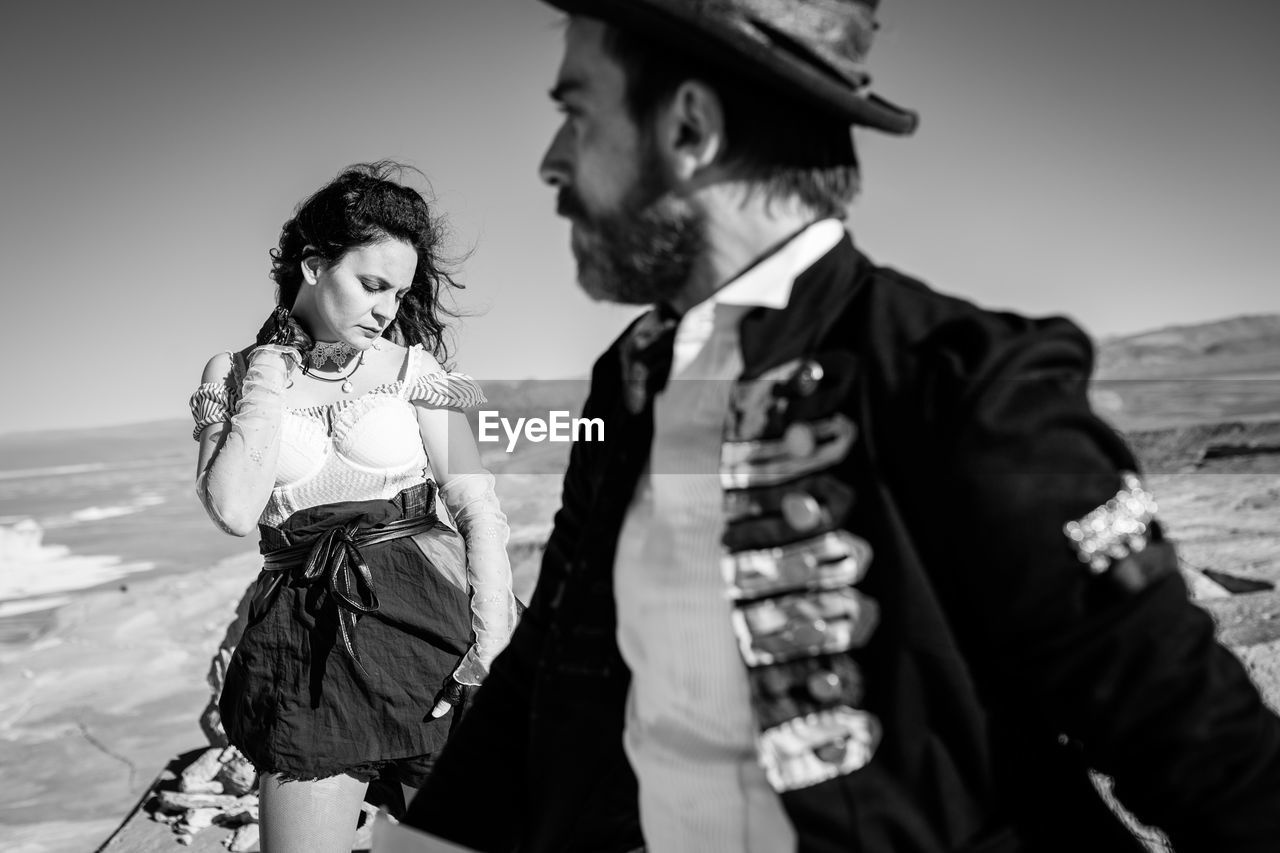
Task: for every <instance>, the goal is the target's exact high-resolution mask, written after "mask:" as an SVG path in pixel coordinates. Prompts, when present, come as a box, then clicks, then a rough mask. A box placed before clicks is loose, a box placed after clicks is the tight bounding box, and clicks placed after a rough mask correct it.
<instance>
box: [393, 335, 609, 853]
mask: <svg viewBox="0 0 1280 853" xmlns="http://www.w3.org/2000/svg"><path fill="white" fill-rule="evenodd" d="M604 361H606V359H603V358H602V359H601V363H603V362H604ZM600 370H601V365H600V364H599V363H598V364H597V367H596V371H595V377H596V378H598V377H599V375H600ZM594 387H599V385H598V382H597V381H596V380H595V379H593V388H594ZM597 408H598V407H597V405H596V403H595V401H594V400H593V398H592V396H591V395H589V396H588V399H587V401H586V404H585V406H584V408H583V417H587V418H590V417H598V416H599V414H598V413H597V411H596V410H597ZM594 446H595V445H593V443H592V442H575V443H574V445H573V447H572V448H571V450H570V454H569V466H568V469H567V470H566V473H565V477H564V485H563V490H562V494H561V506H560V510H559V511H558V512H557V513H556V516H555V523H554V526H553V529H552V532H551V537H550V539H549V540H548V542H547V546H546V550H545V551H544V553H543V557H542V562H541V567H540V569H539V574H538V582H537V586H536V587H535V589H534V592H533V596H532V598H531V599H530V602H529V606H528V608H527V609H526V610H525V612H524V615H523V616H522V617H521V618H520V622H519V624H518V625H517V626H516V630H515V632H514V634H513V635H512V637H511V641H510V642H509V643H508V645H507V647H506V649H504V650H503V651H502V652H501V653H500V654H499V655H498V657H497V658H496V659H495V660H494V662H493V664H492V666H491V668H490V671H489V675H488V677H487V678H486V679H485V681H484V683H483V684H482V685H481V686H480V687H479V688H478V689H477V690H476V692H475V696H474V698H473V699H472V700H471V702H470V703H469V707H468V708H467V710H466V712H465V713H464V714H463V716H462V719H461V720H460V721H459V722H457V723H456V724H455V725H456V728H455V730H454V732H453V733H452V734H451V735H450V738H449V741H448V743H447V744H446V746H445V748H444V750H443V751H442V752H441V754H440V757H439V760H438V761H437V763H436V766H435V768H434V769H433V771H432V773H431V776H430V777H429V778H428V780H427V782H426V784H425V785H424V786H423V787H422V788H421V789H420V791H419V793H418V795H417V796H416V797H415V798H414V800H413V803H412V804H411V805H410V807H409V810H408V814H407V815H406V817H405V821H404V822H405V823H407V824H408V825H410V826H413V827H416V828H418V829H422V830H424V831H426V832H429V833H431V834H433V835H437V836H439V837H441V838H445V839H447V840H449V841H453V842H455V843H458V844H463V845H466V846H468V847H471V848H474V849H476V850H481V851H504V853H505V851H510V850H513V849H515V848H516V846H517V844H518V842H519V841H520V839H521V838H522V834H523V831H524V827H525V825H526V823H527V820H528V814H527V810H528V802H529V796H528V793H529V785H531V784H537V783H538V780H537V768H530V767H528V766H527V765H528V759H527V756H528V753H529V726H530V719H531V712H532V701H531V700H532V695H533V690H534V681H535V674H536V671H537V667H538V664H539V661H540V659H541V657H542V652H543V644H544V642H545V640H546V636H547V630H548V627H549V625H550V622H551V617H552V613H553V611H554V609H555V601H554V599H555V597H556V595H557V594H558V593H559V590H560V589H561V587H562V585H563V582H564V579H565V577H566V575H567V573H568V563H569V561H570V560H571V559H572V557H573V549H574V547H575V545H576V543H577V541H578V537H579V531H580V529H581V525H582V520H583V518H584V516H585V515H586V512H587V509H588V508H589V505H590V501H591V498H590V491H591V488H592V477H591V472H592V470H593V460H592V458H591V456H592V454H593V452H594Z"/></svg>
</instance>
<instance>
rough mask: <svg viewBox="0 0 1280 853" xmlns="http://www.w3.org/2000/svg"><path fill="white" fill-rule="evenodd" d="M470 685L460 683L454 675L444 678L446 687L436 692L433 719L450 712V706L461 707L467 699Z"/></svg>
mask: <svg viewBox="0 0 1280 853" xmlns="http://www.w3.org/2000/svg"><path fill="white" fill-rule="evenodd" d="M468 689H469V688H468V687H467V685H465V684H460V683H458V680H457V679H455V678H454V677H453V676H452V675H450V676H449V677H448V678H446V679H445V680H444V687H442V688H440V692H439V693H437V694H436V704H435V707H433V708H432V709H431V719H433V720H434V719H438V718H440V717H443V716H444V715H445V714H447V713H449V709H450V708H461V706H462V703H463V702H465V701H466V699H467V692H468Z"/></svg>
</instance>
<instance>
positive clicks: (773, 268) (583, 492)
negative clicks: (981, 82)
mask: <svg viewBox="0 0 1280 853" xmlns="http://www.w3.org/2000/svg"><path fill="white" fill-rule="evenodd" d="M550 2H551V3H552V5H555V6H557V7H559V8H561V9H563V10H565V11H567V12H568V13H569V15H570V19H569V24H568V30H567V33H566V39H565V54H564V59H563V62H562V64H561V67H560V71H559V76H558V79H557V81H556V84H555V88H554V89H553V97H554V99H555V100H556V102H557V103H558V104H559V106H560V107H561V109H562V110H563V111H564V114H565V119H564V124H563V125H562V126H561V128H560V129H559V131H558V132H557V134H556V136H555V138H554V140H553V141H552V143H551V146H550V149H549V150H548V152H547V154H546V157H545V159H544V161H543V164H542V167H541V171H542V176H543V178H544V179H545V180H546V181H547V183H549V184H550V185H551V186H552V187H554V188H555V189H556V191H557V211H558V212H559V213H560V214H561V215H564V216H566V217H567V218H568V219H569V220H570V222H571V223H572V246H573V251H574V254H575V257H576V259H577V263H578V274H579V279H580V282H581V284H582V286H583V287H584V289H585V290H586V291H587V292H588V293H590V294H591V295H593V296H595V297H597V298H603V299H610V300H614V301H619V302H626V303H637V304H649V303H652V304H654V305H655V306H656V307H655V309H654V310H653V311H651V312H650V313H648V314H646V315H644V316H643V317H642V318H641V319H640V320H638V321H637V322H636V323H635V324H634V325H633V326H632V328H630V329H628V330H627V332H626V333H624V334H623V336H622V337H621V338H620V339H619V341H618V342H617V343H615V344H614V346H613V347H611V348H610V349H609V351H608V352H606V353H605V354H604V356H603V357H602V358H601V359H600V360H599V361H598V362H597V364H596V366H595V370H594V373H593V376H592V387H591V394H590V397H589V399H588V401H587V403H586V408H585V412H584V415H585V416H587V417H600V418H604V419H605V421H606V424H607V438H608V441H607V442H605V443H581V444H579V445H577V446H575V447H574V449H573V453H572V458H571V461H570V465H569V470H568V473H567V474H566V477H565V485H564V495H563V506H562V508H561V510H560V512H559V513H558V514H557V516H556V523H555V529H554V532H553V533H552V536H551V539H550V541H549V543H548V546H547V550H546V555H545V558H544V561H543V564H542V569H541V576H540V578H539V582H538V588H537V591H536V593H535V594H534V596H533V600H532V603H531V604H530V607H529V610H528V612H527V613H526V614H525V616H524V620H523V622H522V624H521V625H520V627H519V629H518V630H517V632H516V634H515V636H514V638H513V639H512V641H511V644H510V646H509V647H508V649H507V650H506V652H504V654H503V655H502V656H501V657H500V658H499V659H498V660H497V661H496V662H495V664H494V667H493V671H492V673H491V674H490V676H489V678H488V680H487V681H486V683H485V685H484V687H483V688H482V689H481V690H480V691H479V693H478V695H477V696H476V698H475V702H474V706H473V707H472V709H471V710H470V711H469V714H468V716H467V717H466V718H465V719H464V721H463V722H462V724H461V725H460V726H459V730H458V732H457V735H456V736H455V739H454V740H453V741H452V742H451V743H450V745H449V747H448V748H447V749H446V750H445V752H444V753H443V755H442V756H441V758H440V761H439V763H438V766H437V767H438V769H437V771H436V773H435V775H434V776H433V777H432V778H431V780H429V782H428V783H427V785H426V786H425V788H424V789H423V790H422V792H421V794H420V795H419V796H418V797H417V799H416V800H415V801H414V803H413V804H412V807H411V808H410V812H409V815H408V818H407V821H406V823H407V824H408V825H409V826H411V827H415V828H417V829H418V830H423V831H425V832H426V833H429V834H432V835H435V836H438V837H443V838H447V839H450V840H451V841H452V842H456V843H459V844H463V845H466V846H468V847H470V848H474V849H478V850H485V851H490V850H493V851H498V850H503V851H507V850H516V849H518V850H520V851H522V853H540V851H597V853H599V852H600V851H604V853H608V851H628V850H634V849H637V848H640V847H641V846H645V847H646V848H647V849H648V850H651V851H654V853H668V851H698V853H703V851H735V853H736V852H737V851H751V853H773V851H786V850H803V851H827V850H830V851H835V850H842V851H844V850H859V851H872V853H890V851H892V853H926V851H927V852H928V853H940V851H970V853H978V852H979V851H981V852H982V853H1013V851H1077V852H1078V851H1085V850H1088V851H1111V850H1115V851H1122V850H1141V849H1142V848H1141V846H1140V845H1139V843H1138V842H1137V841H1135V840H1134V838H1133V837H1132V836H1131V835H1130V834H1129V833H1128V832H1127V831H1126V830H1125V829H1124V827H1123V825H1122V824H1121V823H1120V821H1119V820H1118V819H1117V818H1115V817H1114V816H1113V814H1112V812H1111V811H1110V810H1109V809H1108V808H1107V807H1106V805H1105V804H1104V803H1103V801H1102V800H1101V798H1100V797H1099V796H1098V794H1097V792H1096V789H1095V787H1094V785H1093V783H1092V782H1091V778H1090V773H1089V771H1090V770H1091V769H1094V770H1097V771H1100V772H1102V773H1105V774H1108V775H1110V776H1111V777H1113V778H1114V779H1115V780H1116V781H1115V792H1116V794H1117V795H1118V797H1119V799H1120V800H1122V801H1123V802H1124V803H1125V804H1126V805H1127V806H1128V807H1129V808H1130V809H1131V810H1132V811H1133V812H1134V813H1135V814H1136V815H1137V816H1138V817H1139V818H1140V819H1142V820H1144V821H1146V822H1148V823H1151V824H1154V825H1157V826H1159V827H1161V828H1162V829H1163V830H1164V831H1165V832H1166V833H1167V834H1168V836H1169V838H1170V839H1171V841H1172V842H1173V843H1174V845H1175V846H1176V848H1177V850H1179V851H1204V853H1209V851H1214V853H1217V852H1218V851H1259V853H1260V851H1263V850H1267V851H1274V850H1277V849H1280V721H1278V720H1277V719H1276V717H1275V716H1273V715H1272V714H1271V713H1270V712H1268V711H1267V710H1266V709H1265V708H1264V707H1263V705H1262V704H1261V702H1260V700H1259V697H1258V695H1257V693H1256V691H1255V689H1254V688H1253V686H1252V685H1251V684H1250V682H1249V680H1248V678H1247V677H1246V675H1245V673H1244V671H1243V670H1242V669H1241V667H1240V666H1239V664H1238V663H1237V662H1236V661H1235V660H1234V659H1233V658H1232V657H1231V655H1230V654H1229V653H1228V652H1227V651H1225V650H1224V649H1222V648H1221V647H1220V646H1218V645H1217V644H1216V643H1215V642H1214V639H1213V626H1212V624H1211V622H1210V620H1209V619H1208V618H1207V617H1206V616H1205V615H1204V614H1203V613H1202V612H1200V611H1199V610H1198V609H1197V608H1196V607H1194V606H1193V605H1192V604H1190V603H1189V602H1188V600H1187V595H1186V590H1185V588H1184V586H1183V584H1182V581H1181V579H1180V576H1179V573H1178V571H1177V564H1176V558H1175V556H1174V553H1173V549H1172V546H1171V545H1170V544H1169V543H1168V542H1166V541H1164V538H1163V536H1162V533H1161V530H1160V527H1159V524H1158V522H1157V521H1156V520H1155V519H1154V517H1153V514H1154V509H1155V507H1154V503H1153V501H1152V499H1151V496H1150V495H1149V494H1148V493H1147V492H1146V491H1145V490H1144V489H1143V488H1142V485H1141V482H1140V481H1139V480H1138V479H1137V477H1136V475H1134V474H1133V473H1131V472H1132V471H1134V469H1135V468H1136V464H1135V461H1134V459H1133V457H1132V456H1131V454H1130V452H1129V451H1128V450H1127V449H1126V447H1125V446H1124V444H1123V442H1122V441H1121V440H1120V439H1119V438H1118V437H1117V436H1116V435H1115V433H1114V432H1113V431H1112V430H1111V429H1109V428H1108V427H1107V426H1106V425H1105V424H1104V423H1102V422H1101V421H1100V420H1098V419H1097V418H1096V417H1095V416H1094V415H1093V414H1092V413H1091V412H1090V410H1089V407H1088V403H1087V401H1086V397H1085V389H1086V383H1087V380H1088V376H1089V372H1090V369H1091V352H1090V346H1089V343H1088V341H1087V339H1086V337H1085V336H1084V335H1083V334H1082V333H1081V332H1080V331H1079V330H1078V329H1076V328H1075V327H1074V326H1073V325H1071V324H1070V323H1069V322H1067V321H1065V320H1061V319H1049V320H1042V321H1036V320H1029V319H1024V318H1021V317H1017V316H1013V315H1008V314H994V313H990V312H986V311H983V310H980V309H978V308H976V307H974V306H972V305H970V304H968V303H965V302H963V301H960V300H957V299H953V298H949V297H945V296H941V295H939V294H937V293H935V292H933V291H931V290H929V289H928V288H927V287H925V286H924V285H922V284H920V283H918V282H915V281H913V280H911V279H909V278H907V277H905V276H903V275H900V274H898V273H895V272H892V271H890V270H887V269H884V268H881V267H877V266H875V265H874V264H873V263H872V262H871V261H870V260H868V259H867V258H866V257H865V256H864V255H862V254H860V253H859V252H858V250H856V249H855V248H854V247H853V244H852V243H851V241H850V239H849V237H848V236H847V235H846V233H845V231H844V229H843V228H842V226H841V224H840V222H839V219H840V218H841V217H842V216H843V213H844V211H845V209H846V208H847V206H848V204H849V203H850V202H851V199H852V197H853V195H854V192H855V191H856V188H857V176H858V173H857V161H856V157H855V153H854V149H853V144H852V141H851V137H850V126H851V125H861V126H866V127H870V128H873V129H878V130H881V131H886V132H889V133H895V134H904V133H909V132H910V131H911V130H912V129H913V128H914V124H915V117H914V115H913V114H911V113H910V112H907V111H905V110H901V109H899V108H897V107H894V106H892V105H890V104H889V103H887V102H885V101H883V100H881V99H879V98H877V97H876V96H874V95H871V94H869V93H868V92H867V89H866V83H867V79H866V76H865V73H864V70H863V61H864V59H865V54H866V50H867V48H868V46H869V42H870V38H871V34H872V32H873V31H874V27H875V24H874V19H873V13H874V11H875V5H876V4H875V2H874V0H823V2H816V0H814V2H800V0H717V2H708V1H707V0H703V1H702V2H694V0H550ZM416 836H417V833H416V832H414V831H411V830H403V829H402V834H401V839H402V841H404V840H406V839H409V838H411V837H416ZM422 837H425V836H422ZM405 843H408V842H407V841H405ZM405 849H409V848H405ZM422 849H427V848H422Z"/></svg>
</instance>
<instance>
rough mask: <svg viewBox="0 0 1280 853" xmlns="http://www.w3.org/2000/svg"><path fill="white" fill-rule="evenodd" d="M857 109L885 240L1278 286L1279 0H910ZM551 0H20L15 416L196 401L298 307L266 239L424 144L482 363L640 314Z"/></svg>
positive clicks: (424, 164)
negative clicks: (341, 177)
mask: <svg viewBox="0 0 1280 853" xmlns="http://www.w3.org/2000/svg"><path fill="white" fill-rule="evenodd" d="M881 6H882V8H881V20H882V23H883V28H882V31H881V33H880V35H879V38H878V41H877V44H876V46H875V48H874V50H873V51H872V69H873V72H874V76H875V79H876V86H875V88H876V89H877V90H878V91H879V92H880V93H881V94H883V95H885V96H886V97H889V98H890V99H892V100H895V101H897V102H899V103H902V104H905V105H909V106H912V107H915V108H918V109H919V110H920V112H921V114H922V124H921V128H920V131H919V132H918V133H917V135H916V136H915V137H913V138H910V139H906V140H903V139H893V138H883V137H877V136H875V135H874V134H870V133H868V134H863V135H862V136H860V137H859V140H860V145H861V151H862V157H863V165H864V172H865V177H864V183H865V190H864V193H863V196H862V199H861V201H860V203H859V205H858V208H857V210H856V212H855V215H854V218H853V229H854V232H855V236H856V239H857V240H858V242H859V243H860V245H861V246H862V247H863V249H864V250H866V251H868V252H869V253H870V254H871V255H872V256H873V257H875V258H876V259H877V260H879V261H880V262H882V263H886V264H889V265H892V266H896V267H898V268H900V269H903V270H905V271H907V272H910V273H913V274H915V275H917V276H920V277H922V278H924V279H925V280H927V281H928V282H929V283H931V284H932V285H933V286H935V287H937V288H939V289H942V290H946V291H949V292H953V293H959V294H963V295H965V296H968V297H970V298H972V299H975V300H977V301H979V302H981V303H983V304H986V305H990V306H993V307H1002V308H1013V309H1016V310H1020V311H1024V312H1028V313H1034V314H1043V313H1058V312H1063V313H1067V314H1069V315H1071V316H1073V317H1075V318H1076V319H1077V320H1078V321H1080V322H1081V323H1082V324H1083V325H1085V327H1086V328H1087V329H1089V330H1090V331H1091V332H1093V333H1095V334H1099V335H1106V334H1114V333H1120V332H1128V331H1138V330H1143V329H1149V328H1153V327H1156V326H1161V325H1167V324H1171V323H1186V322H1197V321H1201V320H1208V319H1216V318H1219V317H1223V316H1228V315H1232V314H1240V313H1260V312H1274V311H1278V310H1280V287H1278V286H1277V285H1278V284H1280V272H1278V271H1280V227H1278V226H1280V110H1277V109H1276V107H1275V104H1276V92H1277V91H1280V53H1278V52H1277V51H1275V49H1274V46H1273V44H1272V42H1273V40H1274V36H1275V33H1277V32H1280V4H1275V3H1272V2H1270V0H1232V2H1231V3H1223V4H1217V5H1214V6H1206V5H1204V4H1192V3H1170V2H1167V0H1125V2H1122V3H1116V2H1104V0H1077V2H1074V3H1060V2H1049V1H1048V0H971V2H964V3H961V2H956V0H884V2H882V4H881ZM557 20H558V16H557V14H556V13H555V12H554V11H553V10H550V9H549V8H547V7H545V6H542V5H541V4H539V3H538V2H536V0H367V2H361V3H351V2H334V0H307V2H295V0H272V2H252V3H251V2H245V1H244V0H224V2H219V3H195V2H190V0H180V1H179V0H164V2H132V1H131V0H121V2H118V3H111V4H107V3H94V2H87V0H86V2H62V1H61V0H49V1H48V2H43V3H23V4H11V6H10V7H8V8H6V11H5V23H4V27H3V31H2V32H0V128H2V129H0V249H2V251H0V271H2V272H3V275H4V277H5V279H6V280H5V281H4V282H3V285H2V286H0V318H3V334H2V336H0V355H2V357H3V361H2V362H0V364H3V365H4V380H3V387H4V389H5V395H4V396H5V401H4V403H3V405H2V406H0V432H6V431H10V430H17V429H44V428H54V427H71V426H90V425H96V424H106V423H118V422H127V421H138V420H148V419H153V418H163V417H180V416H183V415H184V414H185V411H186V399H187V396H188V395H189V393H190V392H191V390H192V389H193V387H194V385H195V384H196V382H197V381H198V379H199V374H200V371H201V368H202V366H203V365H204V362H205V361H206V360H207V359H208V357H209V356H210V355H212V354H213V353H214V352H217V351H219V350H223V349H229V348H238V347H241V346H243V345H245V344H246V343H247V342H248V341H249V340H250V338H251V336H252V335H253V333H254V332H255V331H256V329H257V327H258V326H259V324H260V322H261V320H262V318H263V317H264V316H265V315H266V313H267V311H268V310H269V309H270V307H271V304H272V296H273V289H272V286H271V284H270V281H269V280H268V278H267V275H266V273H267V269H268V262H267V250H268V249H270V248H271V247H272V246H273V245H274V244H275V240H276V237H277V235H278V233H279V228H280V225H281V224H282V223H283V222H284V220H285V219H286V218H287V217H288V215H289V213H290V211H291V210H292V208H293V206H294V205H295V204H296V203H297V202H298V201H299V200H300V199H301V198H302V197H304V196H305V195H307V194H308V193H310V192H311V191H313V190H314V189H316V188H317V187H319V186H320V185H321V184H322V183H324V182H325V181H326V180H327V179H329V178H330V177H332V176H333V175H334V174H335V173H336V172H337V171H338V170H339V169H340V168H341V167H342V166H344V165H346V164H348V163H352V162H357V161H361V160H370V159H376V158H381V157H395V158H398V159H402V160H405V161H407V162H409V163H411V164H413V165H416V166H418V167H419V168H421V169H422V170H423V171H424V172H425V173H426V174H427V175H428V177H429V178H430V181H431V184H432V187H433V188H434V192H435V195H436V198H437V200H438V202H439V204H440V206H441V208H442V209H443V210H444V211H445V212H446V213H447V215H448V217H449V220H450V222H451V224H452V230H453V248H454V249H455V250H456V251H457V252H458V253H462V252H467V251H470V252H471V255H470V258H469V259H468V260H467V261H466V263H465V265H464V266H463V268H462V278H463V279H464V281H465V282H466V283H467V284H468V290H467V291H466V292H465V294H464V296H463V298H462V305H463V306H464V307H465V308H468V309H470V310H471V311H473V312H475V314H474V316H472V317H470V318H469V319H467V320H466V321H465V322H464V323H463V324H462V325H461V326H460V327H459V328H458V335H457V344H458V346H457V361H458V365H459V368H460V369H462V370H464V371H466V372H468V373H471V374H472V375H474V376H476V377H478V378H480V379H482V380H483V379H522V378H528V377H535V378H552V377H567V376H583V375H585V374H586V372H587V370H588V368H589V366H590V364H591V362H592V360H593V359H594V358H595V356H596V355H597V354H598V353H599V352H600V350H602V349H603V348H604V347H605V346H606V345H607V343H608V342H609V341H610V340H611V339H612V338H613V337H614V336H615V335H616V334H617V332H618V330H619V329H620V328H621V327H622V325H623V324H624V323H625V322H626V320H627V319H628V318H629V317H630V316H631V315H632V312H631V311H629V310H626V309H621V308H615V307H609V306H601V305H594V304H592V303H590V302H589V301H588V300H587V299H586V297H584V296H583V295H581V294H580V293H579V291H578V290H577V288H576V286H575V285H574V283H573V274H572V267H571V263H570V256H569V252H568V248H567V227H566V225H565V224H564V223H563V222H562V221H561V220H558V219H556V218H555V216H554V215H553V214H552V195H551V193H550V192H549V191H548V190H547V189H546V188H545V187H543V186H542V185H541V184H539V182H538V180H537V175H536V165H537V162H538V160H539V158H540V157H541V155H542V152H543V149H544V146H545V145H546V143H547V141H548V140H549V138H550V135H551V133H552V131H553V129H554V127H555V124H556V121H557V116H556V113H555V112H554V110H553V108H552V106H551V104H550V102H549V101H548V100H547V98H546V91H547V89H548V88H549V86H550V84H551V83H552V80H553V77H554V74H555V69H556V64H557V61H558V58H559V52H560V40H561V32H560V29H559V28H558V26H557Z"/></svg>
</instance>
